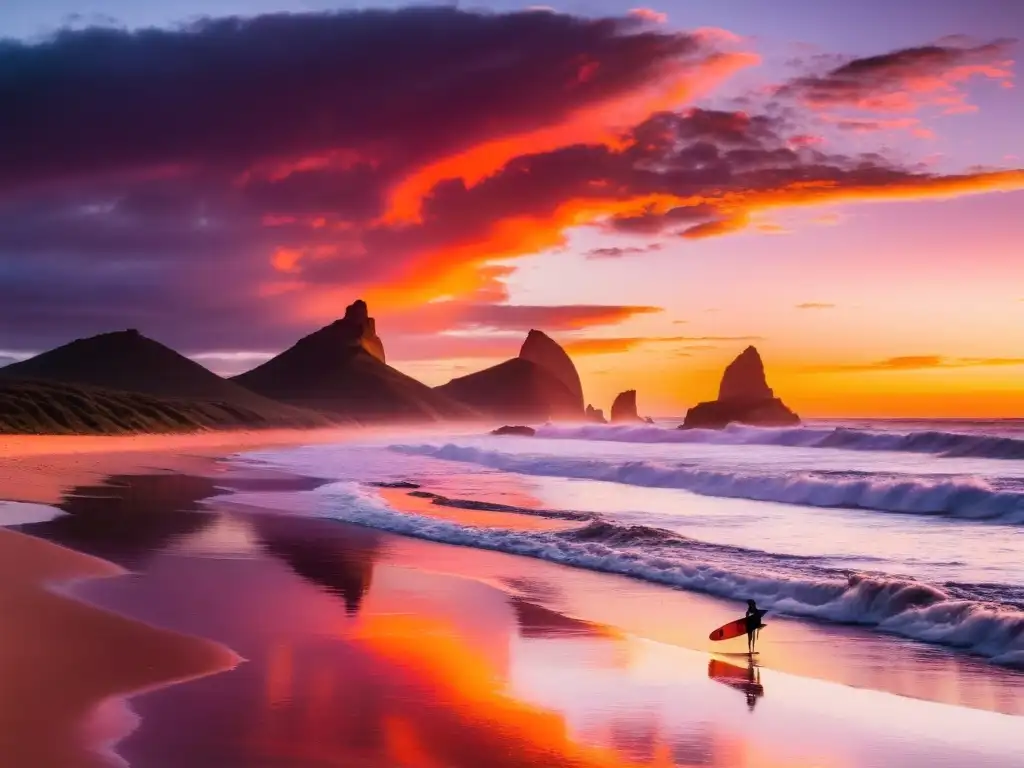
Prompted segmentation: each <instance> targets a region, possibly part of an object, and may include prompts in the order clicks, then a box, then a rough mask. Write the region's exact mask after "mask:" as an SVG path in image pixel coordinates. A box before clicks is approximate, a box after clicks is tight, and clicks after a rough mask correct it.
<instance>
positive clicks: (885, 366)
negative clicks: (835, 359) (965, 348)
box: [812, 355, 1024, 373]
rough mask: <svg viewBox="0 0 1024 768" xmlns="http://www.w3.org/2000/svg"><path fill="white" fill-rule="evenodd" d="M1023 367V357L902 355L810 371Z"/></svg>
mask: <svg viewBox="0 0 1024 768" xmlns="http://www.w3.org/2000/svg"><path fill="white" fill-rule="evenodd" d="M1003 366H1024V357H944V356H942V355H904V356H900V357H888V358H885V359H884V360H876V361H874V362H869V363H854V364H850V365H827V366H819V367H815V368H813V369H812V370H814V371H818V372H823V373H838V372H845V371H919V370H929V369H936V368H988V367H1003Z"/></svg>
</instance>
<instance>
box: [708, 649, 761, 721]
mask: <svg viewBox="0 0 1024 768" xmlns="http://www.w3.org/2000/svg"><path fill="white" fill-rule="evenodd" d="M708 677H710V678H711V679H712V680H717V681H718V682H719V683H723V684H724V685H728V686H729V687H730V688H735V689H736V690H737V691H742V692H743V694H744V695H745V696H746V697H747V707H748V708H749V709H750V711H751V712H753V711H754V707H755V706H756V705H757V700H758V699H759V698H761V697H762V696H764V686H763V685H761V668H760V667H759V666H757V664H755V663H754V660H753V659H750V660H748V662H747V668H746V669H743V667H739V666H736V665H735V664H730V663H729V662H728V661H723V660H721V659H711V660H710V661H709V662H708Z"/></svg>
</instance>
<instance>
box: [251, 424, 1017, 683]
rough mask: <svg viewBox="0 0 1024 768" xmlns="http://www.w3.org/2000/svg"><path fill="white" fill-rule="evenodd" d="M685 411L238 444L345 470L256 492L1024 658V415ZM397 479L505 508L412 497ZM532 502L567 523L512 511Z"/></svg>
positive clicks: (276, 500)
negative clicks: (755, 423) (270, 446)
mask: <svg viewBox="0 0 1024 768" xmlns="http://www.w3.org/2000/svg"><path fill="white" fill-rule="evenodd" d="M676 423H678V422H674V421H671V420H666V421H663V422H659V423H656V424H654V425H640V426H602V425H593V426H548V427H544V428H541V429H539V430H538V433H537V435H536V436H535V437H494V436H490V435H481V434H471V433H466V432H463V433H444V434H440V433H437V432H433V433H421V434H417V433H414V432H410V433H408V434H405V435H401V436H399V437H396V436H395V434H393V433H392V434H390V435H389V436H387V437H383V436H380V435H377V436H374V437H370V438H367V439H358V440H352V441H347V442H344V443H338V444H327V445H315V446H306V447H301V448H290V449H281V450H265V451H259V452H255V453H247V454H242V455H239V456H237V457H235V461H237V462H239V463H241V464H246V465H252V464H255V465H259V466H262V467H272V468H279V469H284V470H287V471H290V472H294V473H298V474H303V475H307V476H311V477H316V478H321V479H324V480H328V481H329V482H327V483H326V484H324V485H322V486H321V487H318V488H316V489H315V490H311V491H305V492H302V493H299V494H290V495H289V498H288V499H283V498H281V495H280V494H248V495H246V494H240V495H239V496H241V497H245V498H239V499H238V500H239V501H244V502H248V503H252V504H256V505H266V506H275V507H281V506H282V505H290V506H291V507H292V508H294V509H295V510H296V511H298V512H300V513H301V514H308V515H315V516H318V517H328V518H334V519H337V520H341V521H346V522H350V523H356V524H359V525H363V526H368V527H371V528H377V529H381V530H386V531H391V532H394V533H399V534H403V535H406V536H412V537H417V538H422V539H428V540H432V541H438V542H446V543H451V544H457V545H462V546H468V547H477V548H481V549H489V550H498V551H503V552H508V553H512V554H517V555H523V556H527V557H533V558H540V559H544V560H548V561H552V562H556V563H562V564H566V565H570V566H574V567H577V568H586V569H592V570H596V571H604V572H611V573H618V574H623V575H626V576H629V577H632V578H636V579H642V580H646V581H649V582H654V583H657V584H663V585H667V586H669V587H673V588H678V589H684V590H692V591H697V592H702V593H706V594H711V595H716V596H718V597H723V598H728V599H734V600H738V601H742V600H746V599H751V598H752V599H755V600H756V601H757V603H758V605H759V606H760V607H763V608H768V609H770V611H772V613H775V614H783V615H789V616H796V617H805V618H810V619H813V620H818V621H825V622H837V623H844V624H856V625H861V626H864V627H868V628H871V629H873V630H874V631H877V632H883V633H888V634H891V635H899V636H902V637H904V638H909V639H912V640H914V641H919V642H923V643H933V644H940V645H943V646H948V647H952V648H957V649H962V650H964V651H966V652H970V653H972V654H977V655H981V656H984V657H986V658H987V659H989V660H990V661H991V662H992V663H994V664H1000V665H1006V666H1012V667H1021V668H1024V461H1022V459H1024V420H999V421H948V420H944V421H920V420H915V421H873V420H857V421H812V422H808V423H806V424H805V426H802V427H796V428H785V429H761V428H752V427H731V428H729V429H726V430H723V431H704V430H688V431H681V430H677V429H675V428H674V426H675V424H676ZM389 486H390V487H392V488H404V489H405V491H406V492H410V493H412V494H414V495H416V496H419V497H421V498H426V499H428V500H429V501H432V502H433V504H435V505H437V506H438V507H439V508H441V509H449V510H473V511H474V512H475V513H483V514H486V513H488V512H492V513H503V514H501V515H497V514H496V515H495V519H496V520H500V521H502V522H501V523H500V524H497V525H480V524H470V523H469V522H467V521H466V520H460V519H459V517H458V516H457V515H452V516H450V517H445V516H444V515H426V514H416V513H411V512H409V511H407V510H399V509H397V508H395V507H394V506H392V505H389V503H388V501H387V497H386V494H385V495H382V494H381V492H380V490H381V488H382V487H389ZM271 497H273V498H271ZM509 513H511V516H510V515H509ZM517 517H518V518H521V519H523V520H524V522H525V521H529V520H536V519H538V518H544V519H548V520H552V521H560V523H561V524H560V525H558V526H553V527H548V528H545V527H537V526H530V525H525V524H524V525H516V524H514V523H511V524H506V522H505V521H508V520H514V519H515V518H517ZM468 519H470V520H474V521H476V520H478V519H479V515H478V514H477V515H476V516H475V517H472V518H468ZM709 629H710V628H709Z"/></svg>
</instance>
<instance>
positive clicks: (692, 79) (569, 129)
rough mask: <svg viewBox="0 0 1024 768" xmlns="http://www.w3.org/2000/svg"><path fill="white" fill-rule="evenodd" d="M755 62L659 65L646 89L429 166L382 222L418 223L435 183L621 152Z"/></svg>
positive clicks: (393, 198) (398, 188)
mask: <svg viewBox="0 0 1024 768" xmlns="http://www.w3.org/2000/svg"><path fill="white" fill-rule="evenodd" d="M759 61H760V59H759V57H757V56H756V55H754V54H751V53H720V54H716V55H712V56H708V57H707V58H705V59H704V60H703V61H701V62H699V63H696V64H694V63H693V62H688V61H677V62H674V63H673V64H671V65H664V66H663V67H662V71H661V72H660V73H658V74H657V76H655V77H653V78H652V79H651V81H650V82H648V83H647V84H644V85H640V86H638V87H637V88H636V89H634V90H633V91H631V92H630V93H628V94H626V95H623V96H617V97H613V98H611V99H609V100H607V101H605V102H603V103H600V104H597V105H591V106H586V107H582V108H579V109H577V110H576V111H574V112H572V113H571V114H569V115H568V116H567V117H566V118H565V119H564V120H562V121H561V122H559V123H557V124H554V125H548V126H544V127H541V128H536V129H534V130H530V131H525V132H521V133H518V134H514V135H509V136H504V137H501V138H498V139H493V140H490V141H485V142H482V143H479V144H476V145H474V146H472V147H469V148H467V149H464V150H462V151H460V152H457V153H455V154H452V155H449V156H447V157H443V158H441V159H439V160H436V161H434V162H431V163H429V164H428V165H425V166H423V167H422V168H419V169H418V170H416V171H414V172H413V173H411V174H409V175H408V176H407V177H405V178H404V179H403V180H402V181H400V182H399V183H398V184H397V185H395V186H394V187H393V188H392V190H391V192H390V194H389V196H388V205H387V211H386V213H385V214H384V216H383V218H382V221H383V223H386V224H410V223H415V222H420V221H422V205H423V201H424V199H425V198H426V197H427V196H428V195H429V193H430V191H431V190H432V189H433V188H434V187H435V186H436V185H437V184H439V183H440V182H442V181H445V180H448V179H461V180H462V181H463V183H464V184H465V185H466V186H473V185H475V184H477V183H479V182H480V181H481V180H483V179H485V178H486V177H488V176H490V175H491V174H493V173H496V172H497V171H499V170H501V169H502V168H503V167H505V165H507V164H508V163H509V161H511V160H513V159H514V158H516V157H519V156H521V155H531V154H538V153H543V152H550V151H553V150H555V149H558V148H560V147H565V146H569V145H572V144H604V145H607V146H611V147H617V148H622V147H623V146H625V140H624V138H623V135H624V132H626V131H628V129H629V128H631V127H632V126H633V125H635V124H636V123H639V122H640V121H642V120H643V119H644V118H646V117H647V116H649V115H650V114H652V113H654V112H658V111H661V110H665V109H672V108H675V107H678V106H680V105H681V104H684V103H686V102H688V101H691V100H692V99H694V98H696V97H697V96H699V95H702V94H704V93H706V92H707V91H709V90H711V89H712V88H714V87H715V86H716V85H718V84H719V83H720V82H721V81H723V80H725V79H726V78H728V77H729V76H730V75H732V74H734V73H735V72H737V71H739V70H740V69H743V68H745V67H749V66H752V65H754V64H757V63H758V62H759Z"/></svg>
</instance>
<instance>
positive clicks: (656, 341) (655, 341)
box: [562, 336, 762, 355]
mask: <svg viewBox="0 0 1024 768" xmlns="http://www.w3.org/2000/svg"><path fill="white" fill-rule="evenodd" d="M761 340H762V339H761V337H759V336H632V337H610V338H597V339H572V340H570V341H564V342H562V348H563V349H565V351H566V352H568V353H569V354H570V355H616V354H621V353H622V352H629V351H631V350H633V349H636V348H637V347H641V346H648V345H662V344H679V343H681V342H691V341H744V342H747V341H761ZM711 348H712V347H709V346H708V345H703V344H701V345H692V346H685V347H681V350H684V351H693V350H702V351H703V350H707V349H711Z"/></svg>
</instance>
